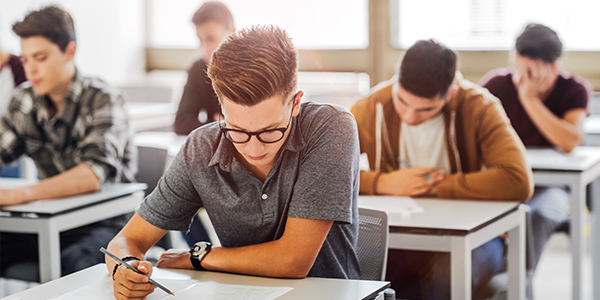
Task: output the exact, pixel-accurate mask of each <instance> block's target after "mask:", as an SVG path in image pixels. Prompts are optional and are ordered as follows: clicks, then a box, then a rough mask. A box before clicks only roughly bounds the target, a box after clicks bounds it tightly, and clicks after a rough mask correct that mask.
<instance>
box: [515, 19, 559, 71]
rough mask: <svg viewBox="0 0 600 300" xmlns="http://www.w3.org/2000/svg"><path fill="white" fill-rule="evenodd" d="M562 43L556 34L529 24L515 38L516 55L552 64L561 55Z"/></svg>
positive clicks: (544, 27) (545, 28)
mask: <svg viewBox="0 0 600 300" xmlns="http://www.w3.org/2000/svg"><path fill="white" fill-rule="evenodd" d="M562 46H563V45H562V42H561V41H560V39H559V38H558V35H557V34H556V32H555V31H554V30H552V29H550V28H548V27H546V26H544V25H541V24H533V23H532V24H529V25H527V26H526V27H525V30H523V32H522V33H521V35H519V37H518V38H517V42H516V44H515V48H517V53H519V54H520V55H522V56H526V57H529V58H533V59H541V60H543V61H545V62H548V63H554V62H555V61H556V60H557V59H558V58H559V57H560V55H561V54H562Z"/></svg>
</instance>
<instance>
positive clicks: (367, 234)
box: [356, 208, 396, 300]
mask: <svg viewBox="0 0 600 300" xmlns="http://www.w3.org/2000/svg"><path fill="white" fill-rule="evenodd" d="M358 227H359V228H358V242H357V245H356V254H357V255H358V262H359V263H360V270H361V275H360V279H362V280H381V281H382V280H385V271H386V267H387V254H388V236H389V229H388V219H387V214H386V213H385V212H384V211H379V210H372V209H366V208H359V209H358ZM383 293H384V298H385V299H386V300H389V299H395V298H396V292H395V291H394V290H393V289H390V288H388V289H386V290H385V291H384V292H383Z"/></svg>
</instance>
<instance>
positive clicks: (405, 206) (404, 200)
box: [358, 196, 425, 214]
mask: <svg viewBox="0 0 600 300" xmlns="http://www.w3.org/2000/svg"><path fill="white" fill-rule="evenodd" d="M358 203H359V207H365V208H372V209H378V210H384V211H385V212H387V213H388V214H406V213H422V212H424V211H425V210H424V209H423V207H421V206H420V205H419V204H417V202H416V201H415V200H414V199H413V198H409V197H395V196H391V197H388V196H360V197H359V200H358Z"/></svg>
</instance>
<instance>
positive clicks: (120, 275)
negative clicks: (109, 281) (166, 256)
mask: <svg viewBox="0 0 600 300" xmlns="http://www.w3.org/2000/svg"><path fill="white" fill-rule="evenodd" d="M100 251H101V252H102V253H104V254H106V255H107V256H109V257H110V258H112V259H113V260H115V261H116V262H117V264H118V265H120V266H121V265H122V266H125V267H126V268H127V269H130V270H132V271H133V272H135V274H134V273H131V272H123V270H122V271H117V273H116V274H115V276H114V280H115V282H114V284H113V286H114V296H115V298H117V299H119V300H120V299H131V298H133V299H141V298H144V297H145V296H147V295H149V294H151V293H152V292H154V289H155V288H156V287H159V288H160V289H162V290H163V291H165V292H166V293H168V294H170V295H173V296H174V294H173V292H171V291H170V290H169V289H168V288H166V287H165V286H163V285H162V284H160V283H158V282H157V281H156V280H154V279H152V278H150V276H149V274H145V273H144V272H142V271H140V270H144V269H145V270H148V271H147V272H146V273H150V270H151V269H152V265H150V264H149V263H148V262H139V261H133V262H131V264H129V263H127V262H124V261H122V260H121V259H120V258H118V257H117V256H115V255H114V254H112V253H110V252H109V251H108V250H106V249H104V248H100ZM145 264H148V265H149V266H146V265H145Z"/></svg>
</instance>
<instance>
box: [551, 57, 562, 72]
mask: <svg viewBox="0 0 600 300" xmlns="http://www.w3.org/2000/svg"><path fill="white" fill-rule="evenodd" d="M559 67H560V66H559V65H558V60H557V61H555V62H553V63H552V65H551V66H550V70H551V71H552V73H553V74H558V69H559Z"/></svg>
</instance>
